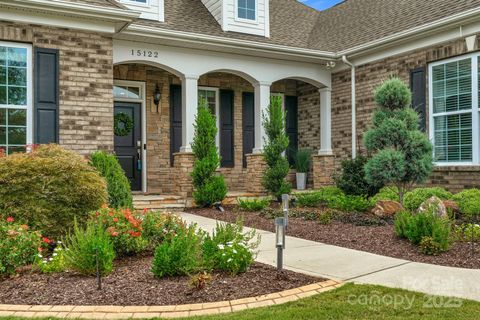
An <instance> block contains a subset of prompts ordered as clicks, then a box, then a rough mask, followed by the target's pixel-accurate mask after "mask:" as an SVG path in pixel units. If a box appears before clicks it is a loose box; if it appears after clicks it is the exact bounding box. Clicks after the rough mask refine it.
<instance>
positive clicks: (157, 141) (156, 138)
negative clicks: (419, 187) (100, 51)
mask: <svg viewBox="0 0 480 320" xmlns="http://www.w3.org/2000/svg"><path fill="white" fill-rule="evenodd" d="M114 78H115V79H119V80H131V81H143V82H146V84H147V85H146V99H147V101H146V102H147V103H146V105H147V170H148V171H147V179H148V183H147V184H148V192H149V193H164V194H165V193H167V194H168V193H178V190H177V189H176V188H175V186H174V184H173V183H172V178H174V177H177V174H178V168H172V167H171V165H170V85H171V84H181V81H180V79H179V78H178V77H176V76H175V75H173V74H171V73H169V72H167V71H165V70H162V69H159V68H156V67H153V66H148V65H143V64H128V65H118V66H115V67H114ZM157 83H158V85H159V87H160V88H161V92H162V101H161V106H160V109H159V112H158V113H157V112H156V107H155V105H154V104H153V101H152V97H153V92H154V90H155V86H156V84H157ZM198 85H199V86H203V87H215V88H220V89H225V90H233V91H234V95H235V98H234V142H235V143H234V153H235V166H234V167H233V168H220V169H219V172H221V173H222V174H223V175H224V177H225V181H226V183H227V186H228V189H229V191H245V190H247V189H249V184H250V181H249V179H248V178H247V177H248V174H247V168H243V160H242V157H243V154H242V153H243V143H242V92H253V91H254V88H253V86H252V85H251V84H250V83H249V82H248V81H247V80H245V79H243V78H241V77H238V76H235V75H232V74H227V73H210V74H207V75H204V76H202V77H200V79H199V81H198ZM272 92H273V93H278V92H280V93H285V94H286V95H298V96H299V133H300V134H299V145H300V146H301V147H309V148H311V149H312V150H315V151H317V150H318V146H319V145H320V138H319V136H318V134H319V128H318V127H319V125H320V119H319V117H320V111H319V94H318V90H317V89H316V88H315V87H313V86H311V85H308V84H303V83H299V82H297V81H295V80H283V81H278V82H275V83H274V84H273V85H272ZM315 125H316V126H317V128H316V127H315ZM303 131H308V132H305V133H304V134H302V133H301V132H303ZM315 147H316V149H315ZM294 177H295V176H294V175H293V174H290V175H289V180H290V181H292V182H293V180H294ZM247 181H248V183H247ZM247 184H248V185H247Z"/></svg>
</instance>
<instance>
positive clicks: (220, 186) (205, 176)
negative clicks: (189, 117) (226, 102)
mask: <svg viewBox="0 0 480 320" xmlns="http://www.w3.org/2000/svg"><path fill="white" fill-rule="evenodd" d="M216 135H217V124H216V121H215V117H214V116H213V115H212V114H211V112H210V109H209V108H208V106H207V104H206V101H205V100H204V99H201V101H200V104H199V107H198V114H197V117H196V118H195V136H194V138H193V143H192V150H193V153H194V155H195V163H194V165H193V171H192V179H193V187H194V191H193V198H194V199H195V203H196V205H197V206H200V207H208V206H212V205H213V204H214V203H216V202H220V201H222V200H223V199H224V198H225V196H226V195H227V186H226V185H225V181H224V179H223V176H216V175H215V172H216V170H217V168H218V167H219V166H220V156H219V155H218V149H217V146H216Z"/></svg>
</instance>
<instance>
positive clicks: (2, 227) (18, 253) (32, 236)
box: [0, 217, 41, 278]
mask: <svg viewBox="0 0 480 320" xmlns="http://www.w3.org/2000/svg"><path fill="white" fill-rule="evenodd" d="M40 245H41V236H40V234H39V233H38V232H34V231H30V230H29V227H28V226H27V225H22V224H19V223H17V222H15V220H14V218H12V217H7V218H6V219H2V220H0V278H1V277H2V276H8V275H13V274H15V271H16V269H17V268H19V267H21V266H24V265H27V264H29V263H32V262H33V261H34V260H35V257H36V255H37V254H39V252H38V248H40Z"/></svg>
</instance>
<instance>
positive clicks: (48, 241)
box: [42, 237, 52, 244]
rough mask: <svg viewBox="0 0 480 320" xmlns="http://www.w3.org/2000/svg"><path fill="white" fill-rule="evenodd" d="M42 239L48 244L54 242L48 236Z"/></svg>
mask: <svg viewBox="0 0 480 320" xmlns="http://www.w3.org/2000/svg"><path fill="white" fill-rule="evenodd" d="M42 241H43V242H45V243H47V244H49V243H52V240H50V239H48V238H47V237H43V239H42Z"/></svg>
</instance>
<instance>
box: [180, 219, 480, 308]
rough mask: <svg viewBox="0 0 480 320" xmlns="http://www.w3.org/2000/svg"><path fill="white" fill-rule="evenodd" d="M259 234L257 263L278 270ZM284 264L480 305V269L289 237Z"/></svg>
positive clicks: (205, 223)
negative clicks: (374, 252) (464, 299)
mask: <svg viewBox="0 0 480 320" xmlns="http://www.w3.org/2000/svg"><path fill="white" fill-rule="evenodd" d="M181 216H182V218H183V219H184V220H186V221H187V222H189V223H192V222H194V223H196V224H197V225H198V226H199V227H200V228H202V229H204V230H205V231H208V232H211V231H212V230H213V228H215V225H216V222H217V221H216V220H214V219H209V218H205V217H201V216H196V215H192V214H188V213H182V214H181ZM246 229H249V228H246ZM257 231H258V233H259V234H260V235H261V237H262V240H261V243H260V246H259V253H258V257H257V261H259V262H262V263H265V264H269V265H274V266H275V265H276V249H275V246H274V243H275V240H274V239H275V234H274V233H271V232H268V231H263V230H257ZM284 263H285V268H286V269H289V270H292V271H297V272H301V273H305V274H309V275H314V276H320V277H326V278H329V279H334V280H341V281H351V282H355V283H362V284H378V285H383V286H388V287H395V288H402V289H408V290H413V291H419V292H424V293H428V294H433V295H442V296H452V297H461V298H467V299H473V300H477V301H480V270H478V269H477V270H471V269H461V268H452V267H442V266H436V265H430V264H424V263H417V262H411V261H407V260H402V259H396V258H390V257H385V256H380V255H376V254H372V253H368V252H363V251H357V250H352V249H346V248H342V247H337V246H332V245H328V244H324V243H320V242H314V241H308V240H303V239H299V238H295V237H288V236H287V238H286V249H285V256H284Z"/></svg>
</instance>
